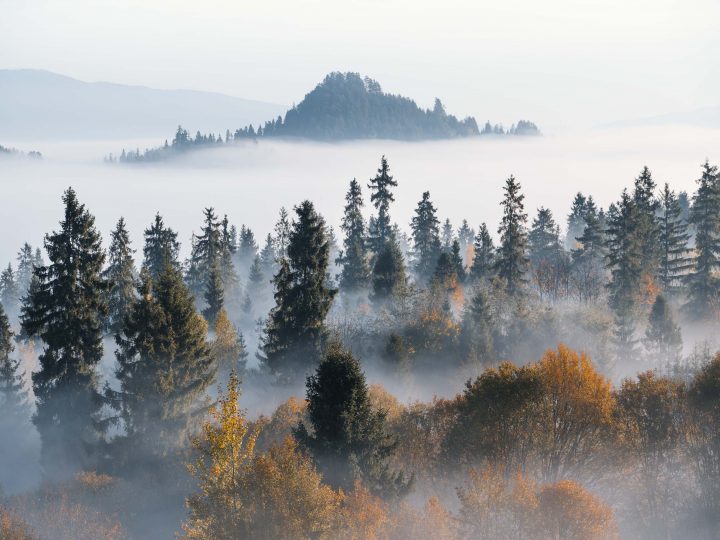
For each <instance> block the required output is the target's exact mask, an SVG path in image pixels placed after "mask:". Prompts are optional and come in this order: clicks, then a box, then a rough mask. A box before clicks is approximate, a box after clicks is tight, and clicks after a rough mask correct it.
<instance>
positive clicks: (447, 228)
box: [441, 218, 455, 252]
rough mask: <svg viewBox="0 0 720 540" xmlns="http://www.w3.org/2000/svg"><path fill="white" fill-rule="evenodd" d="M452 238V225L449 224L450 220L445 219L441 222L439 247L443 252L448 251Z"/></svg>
mask: <svg viewBox="0 0 720 540" xmlns="http://www.w3.org/2000/svg"><path fill="white" fill-rule="evenodd" d="M454 238H455V233H454V231H453V226H452V223H450V218H446V219H445V221H443V226H442V235H441V245H442V250H443V251H446V252H447V251H450V249H451V248H452V243H453V240H454Z"/></svg>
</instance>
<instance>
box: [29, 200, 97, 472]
mask: <svg viewBox="0 0 720 540" xmlns="http://www.w3.org/2000/svg"><path fill="white" fill-rule="evenodd" d="M62 199H63V203H64V204H65V216H64V219H63V220H62V221H61V222H60V230H59V231H57V232H53V233H51V234H48V235H46V237H45V249H46V250H47V253H48V257H49V259H50V264H49V265H47V266H40V267H38V268H36V269H35V275H36V276H37V278H38V285H37V288H36V289H35V290H31V292H30V296H29V299H28V302H27V308H26V309H25V310H24V311H23V314H22V327H23V330H24V332H25V333H26V335H27V336H29V337H33V336H38V337H39V338H40V339H42V341H43V342H44V343H45V348H44V350H43V352H42V354H41V355H40V358H39V360H40V369H39V370H38V371H37V372H36V373H33V376H32V379H33V389H34V392H35V398H36V400H37V410H36V413H35V416H34V422H35V425H36V426H37V428H38V431H39V432H40V437H41V440H42V459H43V463H44V465H45V473H46V474H47V475H49V476H51V477H52V476H56V477H57V476H63V475H65V474H67V473H69V472H72V471H73V470H77V469H79V468H80V467H82V466H87V465H89V455H88V449H89V448H90V447H92V445H93V444H94V443H96V442H97V440H98V438H99V436H100V433H99V432H98V429H97V423H96V415H97V413H98V411H99V409H100V406H101V399H100V395H99V393H98V388H97V376H96V366H97V364H98V363H99V362H100V360H101V359H102V355H103V347H102V322H103V320H104V317H105V314H106V306H105V304H104V301H103V298H104V292H105V290H106V287H105V283H104V281H103V279H102V277H101V271H102V267H103V262H104V260H105V255H104V253H103V250H102V247H101V245H100V235H99V234H98V232H97V230H96V229H95V218H94V217H93V216H92V215H90V213H89V212H88V211H87V210H86V209H85V206H84V205H82V204H80V202H79V201H78V200H77V196H76V194H75V191H74V190H73V189H72V188H69V189H68V190H67V191H66V192H65V193H64V194H63V198H62Z"/></svg>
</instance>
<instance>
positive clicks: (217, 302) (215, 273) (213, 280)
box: [202, 262, 225, 328]
mask: <svg viewBox="0 0 720 540" xmlns="http://www.w3.org/2000/svg"><path fill="white" fill-rule="evenodd" d="M203 297H204V299H205V309H204V310H203V312H202V314H203V317H205V320H206V321H207V322H208V324H209V325H210V327H211V328H212V327H214V326H215V321H216V320H217V316H218V314H219V313H220V311H221V310H222V309H223V306H224V305H225V295H224V292H223V283H222V276H221V273H220V265H219V263H217V262H216V263H215V264H214V265H213V266H212V267H211V268H210V270H209V272H208V277H207V281H206V283H205V294H204V296H203Z"/></svg>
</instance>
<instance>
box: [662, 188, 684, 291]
mask: <svg viewBox="0 0 720 540" xmlns="http://www.w3.org/2000/svg"><path fill="white" fill-rule="evenodd" d="M659 206H660V212H659V219H658V221H659V225H660V267H659V279H660V283H661V284H662V286H663V290H664V291H665V292H666V293H672V292H673V291H676V290H677V288H678V286H679V283H680V280H681V277H682V274H683V272H684V271H685V270H686V269H687V268H688V260H687V257H686V254H687V252H688V248H687V242H688V239H689V235H688V234H687V223H685V222H684V221H683V220H682V217H681V213H682V209H681V208H680V203H679V201H678V199H677V197H676V196H675V192H673V191H670V186H668V184H667V183H666V184H665V187H664V188H663V191H662V193H661V194H660V204H659Z"/></svg>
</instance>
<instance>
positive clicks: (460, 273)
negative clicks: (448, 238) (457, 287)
mask: <svg viewBox="0 0 720 540" xmlns="http://www.w3.org/2000/svg"><path fill="white" fill-rule="evenodd" d="M450 264H451V265H452V267H453V268H454V269H455V274H456V275H457V278H458V280H459V281H460V282H463V281H465V262H464V261H463V256H462V253H461V251H460V242H459V241H458V240H453V241H452V245H451V246H450Z"/></svg>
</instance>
